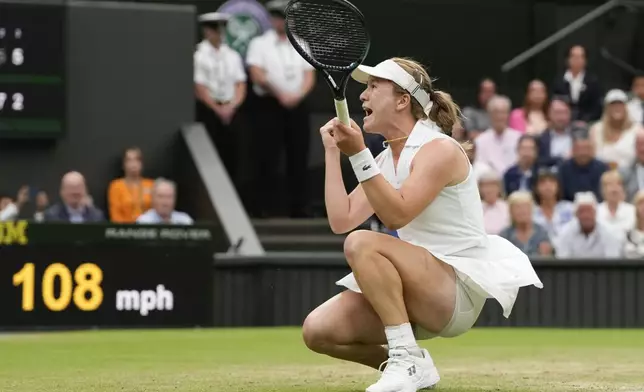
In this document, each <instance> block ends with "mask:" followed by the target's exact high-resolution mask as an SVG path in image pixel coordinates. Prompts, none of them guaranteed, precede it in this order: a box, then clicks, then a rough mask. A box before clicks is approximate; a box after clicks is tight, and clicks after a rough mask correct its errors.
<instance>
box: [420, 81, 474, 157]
mask: <svg viewBox="0 0 644 392" xmlns="http://www.w3.org/2000/svg"><path fill="white" fill-rule="evenodd" d="M429 97H430V99H431V100H432V107H431V109H429V115H428V117H429V119H430V120H431V121H433V122H434V123H435V124H436V125H437V126H438V127H439V128H440V129H441V131H443V133H445V134H447V135H449V136H452V129H453V128H454V126H456V125H459V123H460V117H461V109H460V108H459V107H458V105H457V104H456V102H454V100H452V97H451V96H450V95H449V94H448V93H446V92H444V91H439V90H430V94H429ZM461 147H463V150H465V153H466V154H468V157H469V155H470V154H471V153H472V150H473V146H472V143H471V142H469V141H466V142H463V143H461Z"/></svg>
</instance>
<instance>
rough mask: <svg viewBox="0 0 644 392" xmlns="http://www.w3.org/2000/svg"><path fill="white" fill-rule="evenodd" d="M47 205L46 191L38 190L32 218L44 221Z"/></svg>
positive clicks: (36, 220)
mask: <svg viewBox="0 0 644 392" xmlns="http://www.w3.org/2000/svg"><path fill="white" fill-rule="evenodd" d="M48 207H49V196H47V192H45V191H39V192H38V193H37V194H36V210H35V211H34V215H33V220H34V221H35V222H44V221H45V211H47V208H48Z"/></svg>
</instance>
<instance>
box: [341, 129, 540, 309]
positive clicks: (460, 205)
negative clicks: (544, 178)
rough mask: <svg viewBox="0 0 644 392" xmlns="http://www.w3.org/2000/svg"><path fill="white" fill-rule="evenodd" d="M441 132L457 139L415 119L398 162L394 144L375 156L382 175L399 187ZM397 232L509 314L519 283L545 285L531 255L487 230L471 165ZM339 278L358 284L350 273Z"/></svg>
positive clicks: (348, 284) (347, 284) (353, 286)
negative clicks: (460, 179) (419, 155)
mask: <svg viewBox="0 0 644 392" xmlns="http://www.w3.org/2000/svg"><path fill="white" fill-rule="evenodd" d="M441 138H446V139H449V140H451V141H452V142H454V143H457V142H456V141H455V140H454V139H452V138H451V137H450V136H447V135H445V134H443V133H442V132H441V131H440V130H439V129H438V128H437V127H435V126H433V127H432V126H428V125H427V124H424V123H423V122H422V121H419V122H417V123H416V126H415V127H414V129H413V130H412V132H411V134H410V136H409V138H408V139H407V142H406V143H405V147H404V149H403V152H402V154H401V156H400V159H399V161H398V165H397V166H396V168H394V163H393V159H392V154H391V148H389V147H388V148H387V149H386V150H385V151H383V152H382V153H381V154H380V155H379V156H378V158H376V162H377V163H378V166H379V167H380V170H381V172H382V175H383V176H384V177H385V179H386V180H387V181H388V182H389V183H390V184H391V185H392V186H393V187H394V188H396V189H400V188H401V186H402V184H403V183H404V181H405V180H406V179H407V177H408V176H409V173H410V170H411V164H412V161H413V158H414V156H415V154H416V153H417V152H418V151H419V149H420V148H421V147H422V146H423V145H424V144H426V143H429V142H431V141H433V140H435V139H441ZM470 167H471V166H470ZM398 235H399V237H400V239H401V240H403V241H405V242H408V243H410V244H413V245H417V246H420V247H423V248H425V249H427V250H428V251H429V252H431V253H432V254H433V255H434V256H435V257H436V258H437V259H439V260H441V261H443V262H445V263H447V264H450V265H451V266H453V267H454V268H455V269H456V271H457V274H458V275H459V277H460V278H461V279H462V280H463V281H464V282H465V284H467V285H468V286H469V287H471V288H472V289H473V290H475V291H476V292H477V293H479V294H480V295H484V296H486V297H493V298H495V299H496V300H497V301H498V302H499V303H500V304H501V307H502V308H503V315H504V316H505V317H509V316H510V312H511V311H512V307H513V306H514V302H515V300H516V297H517V294H518V292H519V288H520V287H523V286H530V285H534V286H537V287H539V288H541V287H543V284H542V283H541V281H540V280H539V278H538V277H537V275H536V273H535V271H534V269H533V267H532V264H531V263H530V260H529V259H528V256H526V255H525V254H524V253H523V252H522V251H521V250H520V249H519V248H517V247H516V246H514V245H513V244H512V243H511V242H509V241H508V240H506V239H504V238H501V237H499V236H497V235H487V234H486V233H485V228H484V222H483V207H482V204H481V196H480V195H479V191H478V184H477V182H476V179H475V178H474V174H473V171H472V169H470V172H469V175H468V177H467V179H465V180H464V181H463V182H461V183H460V184H456V185H452V186H447V187H445V188H443V190H441V192H440V193H439V194H438V195H437V196H436V198H434V200H433V201H432V202H431V203H430V204H429V205H428V206H427V207H426V208H425V210H423V211H422V212H421V213H420V214H419V215H418V216H417V217H416V218H414V219H413V220H412V221H411V222H409V223H408V224H407V225H406V226H405V227H403V228H401V229H399V230H398ZM337 284H339V285H343V286H345V287H347V288H349V289H351V290H353V291H359V290H360V289H359V287H358V285H357V283H356V281H355V279H354V277H353V275H352V274H349V275H347V276H346V277H344V278H343V279H341V280H340V281H338V282H337Z"/></svg>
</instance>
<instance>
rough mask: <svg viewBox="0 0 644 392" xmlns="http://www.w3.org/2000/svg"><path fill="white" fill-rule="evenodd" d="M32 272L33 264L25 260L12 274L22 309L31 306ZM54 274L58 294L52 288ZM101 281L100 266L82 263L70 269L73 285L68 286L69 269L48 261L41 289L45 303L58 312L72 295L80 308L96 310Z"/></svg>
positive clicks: (34, 271) (98, 302)
mask: <svg viewBox="0 0 644 392" xmlns="http://www.w3.org/2000/svg"><path fill="white" fill-rule="evenodd" d="M35 275H36V267H35V266H34V264H33V263H27V264H25V265H24V267H22V269H21V270H20V271H18V272H16V273H15V274H14V275H13V285H14V286H17V287H18V286H22V310H24V311H25V312H30V311H32V310H34V297H35V291H36V290H35V280H36V276H35ZM56 278H58V279H59V280H60V292H59V294H58V296H56V293H55V292H54V283H55V281H56ZM102 281H103V271H102V270H101V268H100V267H99V266H97V265H96V264H92V263H85V264H82V265H80V266H79V267H78V268H77V269H76V271H74V282H75V283H76V287H74V288H73V290H72V286H73V284H72V273H71V271H70V270H69V268H67V266H65V265H64V264H61V263H55V264H51V265H49V266H48V267H47V269H45V272H44V274H43V276H42V286H41V291H42V299H43V302H44V304H45V307H46V308H47V309H48V310H51V311H53V312H60V311H62V310H65V309H67V307H68V306H69V303H70V302H71V301H72V299H73V300H74V304H75V305H76V307H77V308H78V309H80V310H82V311H85V312H91V311H93V310H96V309H98V307H99V306H100V305H101V303H103V289H102V288H101V282H102ZM87 294H89V298H88V296H87Z"/></svg>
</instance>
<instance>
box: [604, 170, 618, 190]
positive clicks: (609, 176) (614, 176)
mask: <svg viewBox="0 0 644 392" xmlns="http://www.w3.org/2000/svg"><path fill="white" fill-rule="evenodd" d="M599 181H600V184H601V186H602V187H605V186H606V184H608V183H609V182H610V181H617V182H618V183H619V184H620V185H623V183H624V182H623V181H622V175H621V174H619V171H617V170H609V171H607V172H604V174H602V176H601V178H600V180H599Z"/></svg>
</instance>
